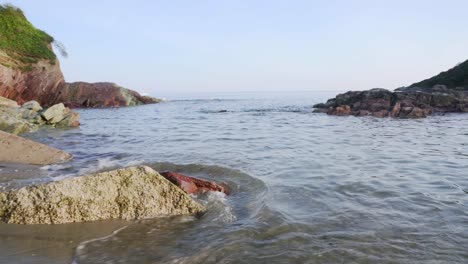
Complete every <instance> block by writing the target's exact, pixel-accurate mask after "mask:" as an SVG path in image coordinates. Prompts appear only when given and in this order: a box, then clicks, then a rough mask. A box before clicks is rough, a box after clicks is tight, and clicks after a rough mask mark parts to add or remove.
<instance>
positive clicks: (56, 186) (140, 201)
mask: <svg viewBox="0 0 468 264" xmlns="http://www.w3.org/2000/svg"><path fill="white" fill-rule="evenodd" d="M204 211H205V208H204V207H203V206H202V205H200V204H199V203H197V202H196V201H194V200H192V199H191V198H190V197H189V196H188V195H187V194H186V193H184V192H183V191H182V190H181V189H179V188H178V187H177V186H175V185H174V184H172V183H171V182H169V181H168V180H166V179H165V178H164V177H162V176H161V175H160V174H159V173H157V172H156V171H154V170H153V169H151V168H149V167H146V166H139V167H130V168H125V169H119V170H114V171H109V172H103V173H98V174H93V175H89V176H82V177H76V178H70V179H66V180H63V181H58V182H51V183H48V184H44V185H38V186H31V187H24V188H21V189H19V190H15V191H10V192H7V193H0V219H2V220H3V221H4V222H6V223H12V224H13V223H14V224H61V223H70V222H83V221H96V220H103V219H115V218H118V219H126V220H134V219H143V218H153V217H160V216H173V215H183V214H197V213H202V212H204Z"/></svg>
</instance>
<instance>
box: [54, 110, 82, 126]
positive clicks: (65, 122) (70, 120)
mask: <svg viewBox="0 0 468 264" xmlns="http://www.w3.org/2000/svg"><path fill="white" fill-rule="evenodd" d="M55 126H56V127H78V126H80V114H78V113H76V112H69V113H68V114H66V115H65V118H63V119H62V121H60V122H58V123H57V124H56V125H55Z"/></svg>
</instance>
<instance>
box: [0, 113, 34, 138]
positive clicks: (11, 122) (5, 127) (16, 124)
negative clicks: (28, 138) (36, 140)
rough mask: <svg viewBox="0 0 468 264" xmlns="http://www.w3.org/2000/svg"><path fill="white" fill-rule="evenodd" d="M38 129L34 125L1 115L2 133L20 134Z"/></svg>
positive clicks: (0, 128)
mask: <svg viewBox="0 0 468 264" xmlns="http://www.w3.org/2000/svg"><path fill="white" fill-rule="evenodd" d="M35 129H37V127H35V126H34V124H29V123H27V122H25V121H23V120H20V119H17V118H15V117H12V116H9V115H5V114H2V113H0V131H5V132H8V133H12V134H15V135H17V134H20V133H24V132H28V131H33V130H35Z"/></svg>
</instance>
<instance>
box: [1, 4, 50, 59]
mask: <svg viewBox="0 0 468 264" xmlns="http://www.w3.org/2000/svg"><path fill="white" fill-rule="evenodd" d="M53 41H54V38H53V37H51V36H50V35H48V34H47V33H45V32H44V31H42V30H39V29H37V28H35V27H34V26H33V25H32V24H31V23H30V22H29V21H28V20H27V19H26V17H25V16H24V13H23V11H21V9H19V8H17V7H14V6H11V5H0V50H2V51H3V52H4V53H6V54H7V55H8V56H9V57H10V58H12V59H13V60H18V61H19V62H21V64H23V66H24V65H28V64H31V63H35V62H37V61H38V60H40V59H48V60H49V61H50V62H51V63H54V62H55V60H56V55H55V54H54V52H53V51H52V49H51V48H50V44H51V43H52V42H53Z"/></svg>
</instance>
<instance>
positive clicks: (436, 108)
mask: <svg viewBox="0 0 468 264" xmlns="http://www.w3.org/2000/svg"><path fill="white" fill-rule="evenodd" d="M444 89H445V88H444V87H439V88H438V91H437V92H434V91H431V92H427V91H422V90H420V89H418V90H415V89H413V88H412V89H410V90H406V89H399V91H397V92H390V91H387V90H384V89H371V90H367V91H350V92H347V93H344V94H339V95H337V96H336V97H335V98H332V99H329V100H328V101H327V102H326V103H324V104H316V105H315V106H314V107H316V108H318V109H316V111H315V112H325V111H326V113H327V114H329V115H348V114H350V112H351V114H353V115H355V116H365V115H373V116H375V117H387V116H390V117H396V118H424V117H427V116H429V115H431V114H433V113H434V112H466V109H467V108H466V107H465V105H468V100H467V98H468V91H458V90H457V91H455V90H453V89H448V88H447V89H445V90H444ZM442 90H443V91H444V93H441V92H440V91H442Z"/></svg>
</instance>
